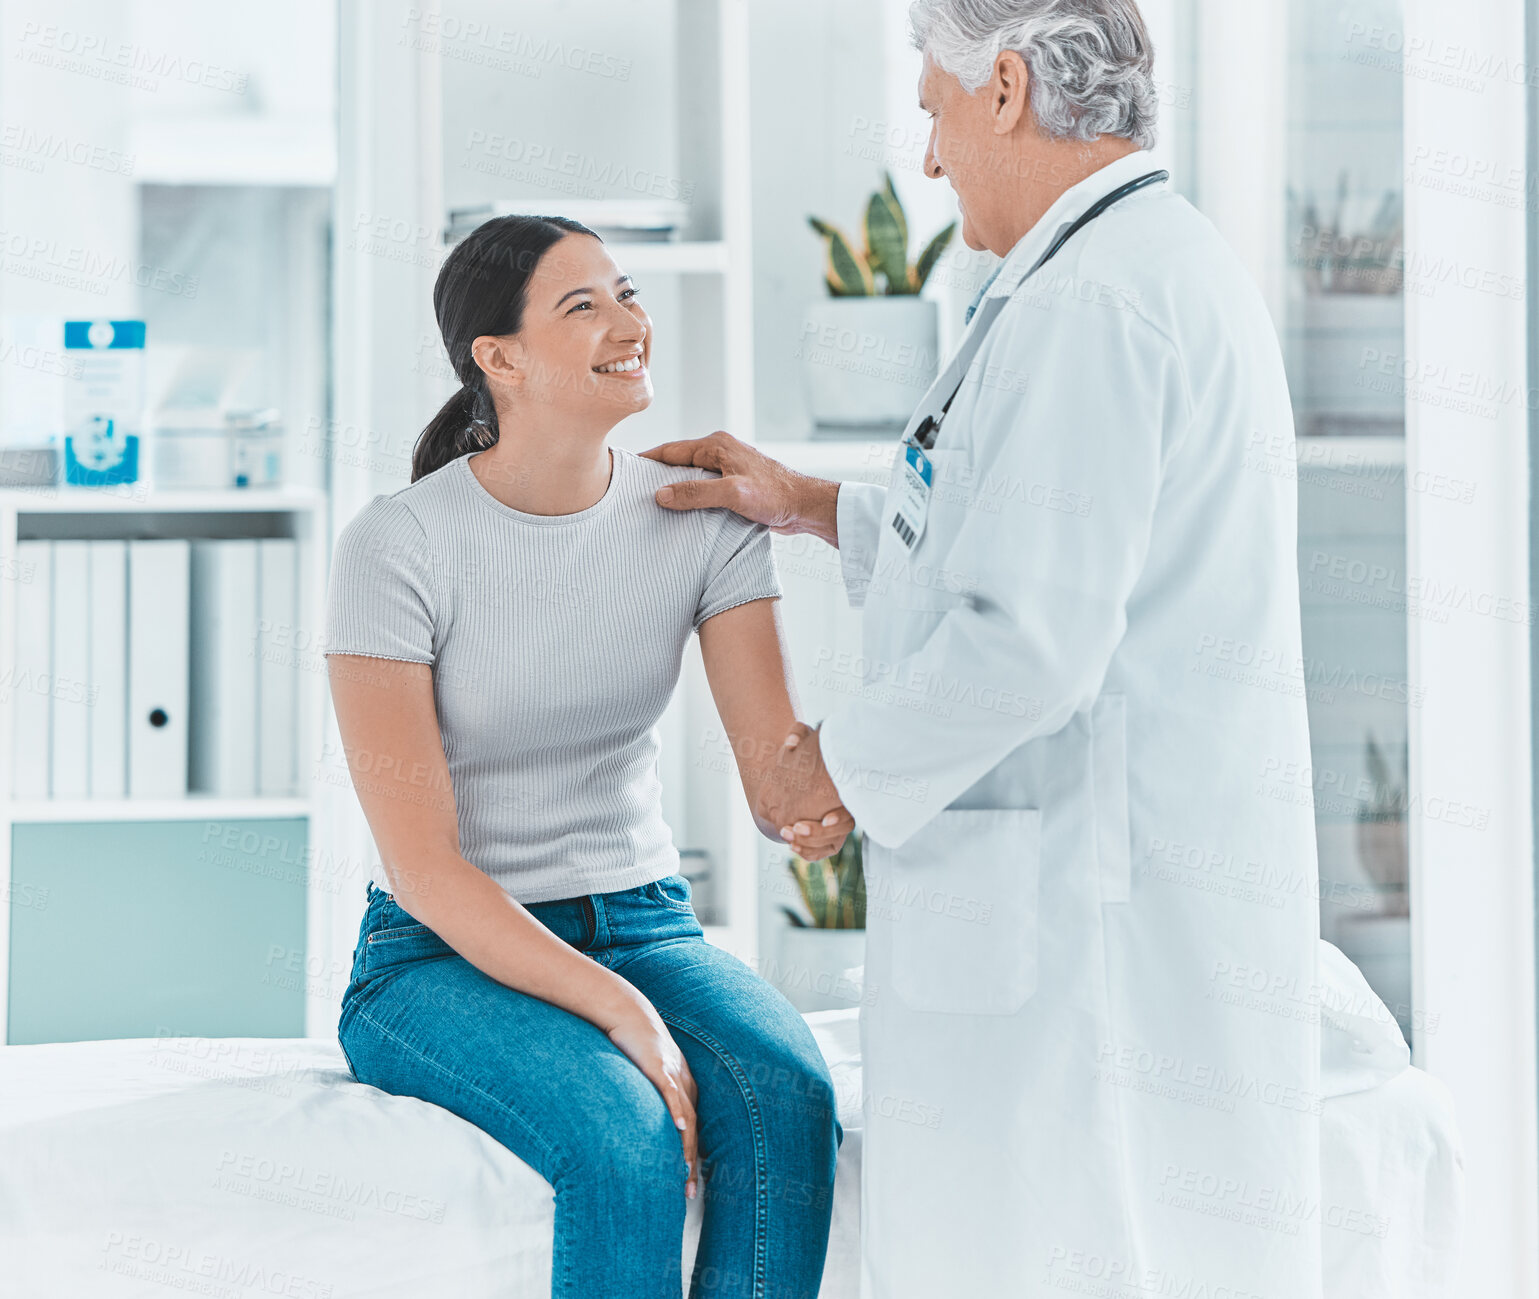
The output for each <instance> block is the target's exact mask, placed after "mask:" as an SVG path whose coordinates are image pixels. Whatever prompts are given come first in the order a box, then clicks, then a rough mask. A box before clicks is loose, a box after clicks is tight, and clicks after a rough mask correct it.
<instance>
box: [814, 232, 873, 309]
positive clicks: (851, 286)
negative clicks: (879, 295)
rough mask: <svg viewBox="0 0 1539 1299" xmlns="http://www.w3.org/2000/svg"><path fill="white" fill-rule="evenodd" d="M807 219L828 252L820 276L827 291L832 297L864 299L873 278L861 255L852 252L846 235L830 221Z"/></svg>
mask: <svg viewBox="0 0 1539 1299" xmlns="http://www.w3.org/2000/svg"><path fill="white" fill-rule="evenodd" d="M807 222H808V224H809V225H811V226H812V228H813V229H814V230H816V231H817V232H818V234H820V235H822V237H823V244H824V248H825V250H826V251H827V253H828V265H827V267H826V268H825V270H824V275H823V278H824V280H825V281H826V283H827V284H828V291H829V293H830V294H832V295H833V296H834V297H836V298H856V297H860V298H864V297H870V296H872V295H873V294H874V293H875V292H876V281H875V279H873V278H872V275H871V268H870V267H869V266H867V265H866V263H865V260H864V258H862V257H860V256H859V255H858V254H857V253H856V252H855V246H854V244H853V243H852V242H851V241H850V238H849V236H848V235H846V234H845V233H844V231H842V230H841V229H839V227H838V226H836V225H834V224H833V223H832V222H828V221H820V220H819V219H818V218H817V217H808V218H807Z"/></svg>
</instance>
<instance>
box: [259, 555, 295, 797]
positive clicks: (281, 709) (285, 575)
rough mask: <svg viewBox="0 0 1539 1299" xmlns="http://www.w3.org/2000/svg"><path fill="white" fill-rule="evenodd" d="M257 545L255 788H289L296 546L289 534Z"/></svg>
mask: <svg viewBox="0 0 1539 1299" xmlns="http://www.w3.org/2000/svg"><path fill="white" fill-rule="evenodd" d="M257 545H258V546H259V547H260V562H259V569H260V578H259V582H260V590H261V595H260V602H259V605H258V609H259V625H260V628H261V634H260V639H259V643H258V645H257V647H256V653H257V657H258V663H259V666H258V669H257V672H258V683H259V684H258V690H257V698H258V700H259V702H260V707H259V716H260V721H259V728H260V734H259V738H258V743H257V758H258V765H259V775H258V785H259V792H260V793H262V794H266V795H286V794H292V793H293V792H294V790H295V787H296V785H297V784H298V780H299V769H298V754H297V751H296V741H297V736H298V732H299V712H298V706H299V669H298V664H297V661H296V658H295V654H296V650H295V642H296V639H297V636H296V625H297V623H298V619H299V548H298V545H297V544H296V543H295V541H294V540H293V538H291V537H264V538H262V540H260V541H259V542H257Z"/></svg>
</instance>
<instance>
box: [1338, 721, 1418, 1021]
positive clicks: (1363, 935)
mask: <svg viewBox="0 0 1539 1299" xmlns="http://www.w3.org/2000/svg"><path fill="white" fill-rule="evenodd" d="M1364 756H1365V759H1366V762H1367V767H1368V777H1369V781H1370V783H1371V785H1372V788H1373V797H1372V798H1371V799H1369V800H1368V801H1366V802H1364V803H1363V804H1361V805H1360V806H1359V808H1358V811H1357V825H1356V830H1357V856H1358V861H1359V863H1360V864H1361V866H1362V868H1363V870H1364V871H1365V872H1366V874H1367V875H1368V877H1369V878H1370V879H1371V880H1372V881H1373V884H1374V894H1375V897H1374V899H1373V901H1374V902H1376V903H1377V905H1373V906H1359V907H1348V908H1347V909H1346V910H1345V911H1343V912H1342V913H1341V915H1340V916H1339V918H1338V919H1337V923H1336V932H1335V939H1334V941H1335V943H1336V946H1337V947H1339V948H1341V950H1342V951H1343V952H1345V953H1346V954H1347V955H1348V956H1349V957H1350V958H1351V959H1352V961H1353V963H1354V964H1355V965H1356V966H1357V967H1358V968H1359V969H1360V970H1362V972H1363V977H1364V978H1366V979H1367V980H1368V983H1369V985H1370V986H1371V987H1372V988H1373V990H1374V992H1376V993H1378V995H1379V997H1380V998H1381V999H1382V1000H1383V1002H1384V1004H1385V1005H1386V1006H1388V1007H1389V1008H1390V1010H1391V1011H1392V1012H1393V1013H1394V1015H1395V1018H1396V1019H1397V1020H1399V1021H1400V1025H1401V1027H1402V1028H1403V1029H1405V1030H1407V1032H1409V1029H1410V1013H1411V916H1410V888H1409V885H1410V869H1409V867H1410V859H1409V854H1408V853H1407V850H1406V825H1405V820H1406V812H1407V810H1408V809H1409V807H1410V797H1409V784H1410V780H1409V771H1408V765H1409V753H1408V750H1407V749H1406V748H1405V747H1404V746H1403V745H1402V747H1401V749H1400V754H1399V757H1400V762H1399V763H1398V764H1397V765H1398V766H1399V768H1400V771H1399V773H1398V774H1397V773H1395V772H1393V771H1392V770H1391V767H1390V762H1389V759H1388V758H1387V757H1386V756H1385V753H1384V750H1383V749H1381V748H1380V747H1379V744H1378V743H1377V741H1376V740H1375V739H1374V737H1373V734H1372V732H1369V734H1368V737H1367V743H1366V746H1365V753H1364ZM1321 896H1322V897H1325V896H1328V895H1327V894H1325V893H1324V892H1322V894H1321ZM1349 897H1350V895H1349ZM1364 900H1365V901H1367V899H1364Z"/></svg>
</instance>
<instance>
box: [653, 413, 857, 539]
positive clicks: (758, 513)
mask: <svg viewBox="0 0 1539 1299" xmlns="http://www.w3.org/2000/svg"><path fill="white" fill-rule="evenodd" d="M641 454H642V455H643V456H645V457H646V458H647V459H649V460H660V461H661V462H662V463H663V464H666V465H692V466H694V467H695V468H696V469H711V470H714V471H715V472H716V473H718V474H720V475H721V477H720V478H700V479H692V480H686V481H684V482H681V483H673V484H672V485H670V486H668V487H662V488H659V489H658V491H657V496H656V499H657V503H658V504H659V505H662V506H665V507H666V508H668V509H670V510H705V509H728V510H731V511H733V512H734V513H736V514H741V515H742V516H743V517H744V518H745V519H747V520H748V521H749V522H751V523H762V524H764V526H765V527H767V528H769V530H770V531H771V532H779V533H782V534H785V535H788V536H789V535H795V534H797V533H803V532H809V533H811V534H812V535H814V536H816V537H819V538H821V539H822V540H823V541H826V542H828V544H829V545H831V546H834V545H838V539H837V528H836V524H835V510H836V506H837V502H838V497H839V484H838V483H836V482H829V481H827V480H825V479H822V478H813V477H812V476H810V475H808V474H799V473H797V472H796V471H795V470H794V469H789V468H787V467H786V466H785V465H783V464H781V463H780V461H778V460H775V459H772V458H771V457H770V456H767V455H765V454H764V453H763V452H762V451H759V450H757V449H755V448H754V447H751V446H749V445H748V444H747V443H746V442H740V441H738V439H737V438H735V437H733V436H732V435H731V434H730V433H725V432H722V431H721V430H719V429H718V430H717V431H716V432H715V433H712V434H711V435H710V436H709V437H703V438H693V439H690V440H687V441H683V442H664V443H663V444H662V445H661V446H655V447H653V448H652V449H651V450H649V451H643V452H642V453H641Z"/></svg>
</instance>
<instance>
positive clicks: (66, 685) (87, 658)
mask: <svg viewBox="0 0 1539 1299" xmlns="http://www.w3.org/2000/svg"><path fill="white" fill-rule="evenodd" d="M52 678H53V679H52V681H51V683H50V689H49V692H48V695H49V716H50V718H51V721H52V726H53V743H52V749H53V777H52V781H51V786H52V794H53V797H54V798H85V797H86V795H87V794H89V793H90V791H91V700H90V682H91V569H90V550H89V543H88V542H85V541H56V542H54V543H53V673H52Z"/></svg>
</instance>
